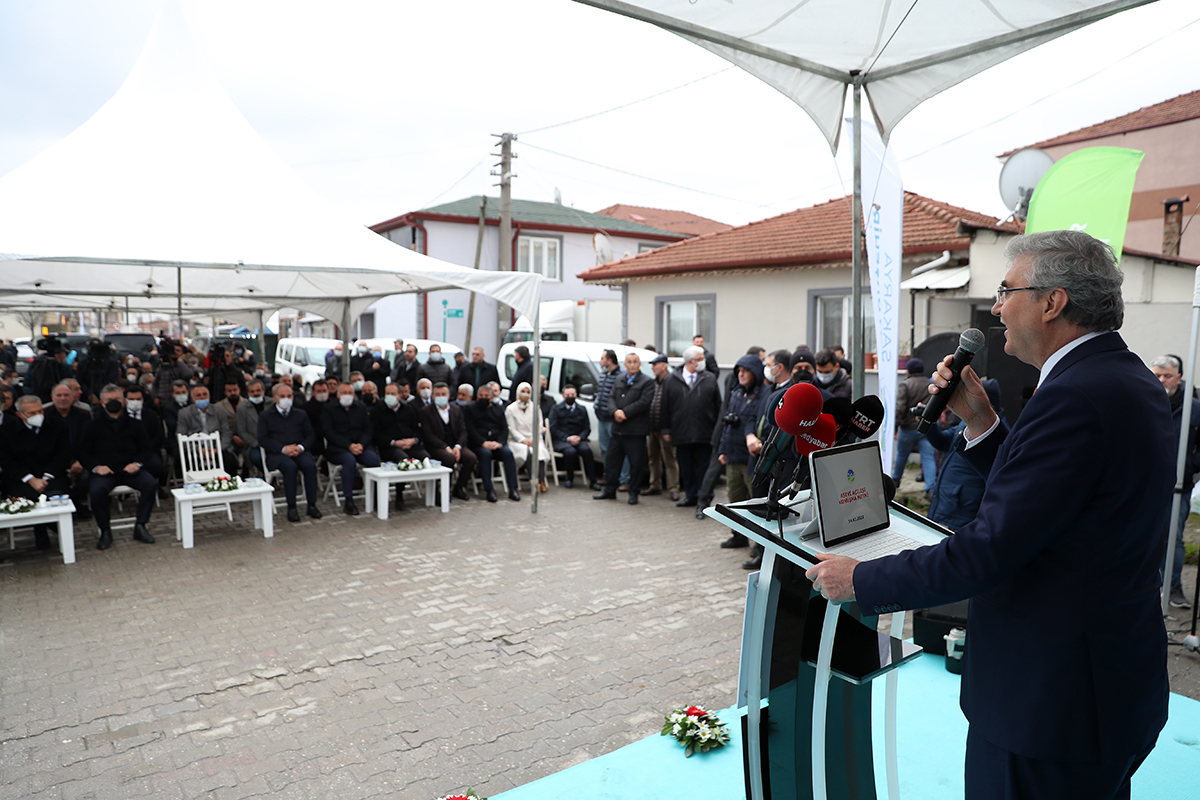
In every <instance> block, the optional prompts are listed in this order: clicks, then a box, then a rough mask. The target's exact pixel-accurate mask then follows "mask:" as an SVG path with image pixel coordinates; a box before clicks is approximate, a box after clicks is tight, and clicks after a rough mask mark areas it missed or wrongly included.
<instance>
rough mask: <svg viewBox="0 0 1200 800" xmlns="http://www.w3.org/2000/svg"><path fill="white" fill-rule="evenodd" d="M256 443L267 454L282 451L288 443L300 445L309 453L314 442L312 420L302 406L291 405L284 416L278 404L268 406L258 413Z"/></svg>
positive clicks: (275, 453)
mask: <svg viewBox="0 0 1200 800" xmlns="http://www.w3.org/2000/svg"><path fill="white" fill-rule="evenodd" d="M258 444H259V446H260V447H262V449H263V450H266V451H267V455H268V456H272V455H278V454H279V453H282V452H283V448H284V447H286V446H287V445H289V444H298V445H301V446H302V447H303V448H304V450H305V451H306V452H308V453H311V452H312V449H313V447H314V446H315V444H316V437H315V435H314V434H313V429H312V421H311V420H310V419H309V418H308V414H306V413H304V409H303V408H296V407H295V406H293V407H292V410H291V411H289V412H288V415H287V416H286V417H285V416H284V415H283V414H281V413H280V411H279V407H278V406H274V405H273V406H270V407H269V408H267V409H264V410H263V412H262V413H261V414H259V415H258Z"/></svg>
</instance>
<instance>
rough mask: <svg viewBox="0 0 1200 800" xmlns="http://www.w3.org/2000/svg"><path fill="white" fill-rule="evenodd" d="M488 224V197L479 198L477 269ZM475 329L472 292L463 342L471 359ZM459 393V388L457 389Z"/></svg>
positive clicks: (476, 241)
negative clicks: (485, 227)
mask: <svg viewBox="0 0 1200 800" xmlns="http://www.w3.org/2000/svg"><path fill="white" fill-rule="evenodd" d="M486 223H487V195H486V194H485V195H484V196H483V197H481V198H479V232H478V233H477V234H476V236H475V269H479V260H480V258H482V256H483V229H484V226H485V225H486ZM473 327H475V292H471V302H470V304H469V306H468V310H467V340H466V341H465V342H463V348H464V349H465V350H466V351H467V354H468V355H467V358H468V359H469V358H470V357H471V356H470V351H471V329H472V328H473ZM455 391H458V387H455Z"/></svg>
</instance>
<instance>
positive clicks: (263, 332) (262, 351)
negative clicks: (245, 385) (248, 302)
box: [258, 308, 270, 372]
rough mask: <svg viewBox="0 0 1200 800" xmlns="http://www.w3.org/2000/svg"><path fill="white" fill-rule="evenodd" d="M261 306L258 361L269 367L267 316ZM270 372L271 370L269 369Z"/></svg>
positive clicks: (259, 313)
mask: <svg viewBox="0 0 1200 800" xmlns="http://www.w3.org/2000/svg"><path fill="white" fill-rule="evenodd" d="M265 314H266V312H265V311H263V310H262V309H261V308H260V309H259V310H258V358H259V361H258V363H260V364H262V365H263V369H266V367H267V318H266V316H264V315H265ZM267 371H268V372H270V370H267Z"/></svg>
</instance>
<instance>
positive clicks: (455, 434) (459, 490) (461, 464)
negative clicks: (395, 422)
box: [401, 383, 479, 500]
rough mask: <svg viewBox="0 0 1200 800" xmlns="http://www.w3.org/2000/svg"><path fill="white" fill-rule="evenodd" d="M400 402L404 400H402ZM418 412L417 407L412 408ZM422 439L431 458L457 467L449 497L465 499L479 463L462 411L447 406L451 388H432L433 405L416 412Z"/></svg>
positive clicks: (459, 408)
mask: <svg viewBox="0 0 1200 800" xmlns="http://www.w3.org/2000/svg"><path fill="white" fill-rule="evenodd" d="M401 400H402V401H403V397H401ZM413 407H414V408H417V407H416V406H413ZM418 417H419V418H420V421H421V435H422V437H423V439H424V444H425V447H426V448H427V449H428V451H429V456H430V458H435V459H437V460H438V461H441V462H442V466H443V467H450V468H451V469H453V468H454V466H455V465H456V464H457V465H458V479H457V480H455V482H454V489H453V491H451V492H450V496H451V497H454V498H457V499H459V500H466V499H467V483H468V481H470V480H471V475H473V474H474V472H475V465H476V464H477V463H478V461H479V459H478V458H476V456H475V453H474V452H473V451H472V450H471V442H470V438H469V436H468V434H467V421H466V417H465V416H464V413H463V408H462V407H461V406H457V405H455V404H453V403H451V402H450V387H449V386H447V385H446V384H444V383H439V384H438V385H437V386H434V387H433V404H432V405H430V406H427V407H425V408H421V409H419V411H418Z"/></svg>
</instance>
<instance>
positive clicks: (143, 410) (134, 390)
mask: <svg viewBox="0 0 1200 800" xmlns="http://www.w3.org/2000/svg"><path fill="white" fill-rule="evenodd" d="M149 406H150V404H149V403H148V402H147V401H146V393H145V392H143V391H142V387H140V386H130V387H129V388H128V389H126V390H125V413H127V414H129V416H130V417H131V418H133V419H134V420H136V421H138V422H140V423H142V427H143V428H144V429H145V431H146V438H147V439H149V440H150V459H149V460H148V461H147V462H146V469H148V470H150V474H151V475H153V476H154V480H156V481H158V485H159V487H160V489H161V488H162V487H164V486H165V485H166V480H167V468H166V465H165V464H163V460H162V456H161V455H159V454H160V453H161V452H162V448H163V425H162V421H161V420H160V419H159V418H158V414H156V413H155V411H154V409H153V408H151V407H149Z"/></svg>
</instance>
